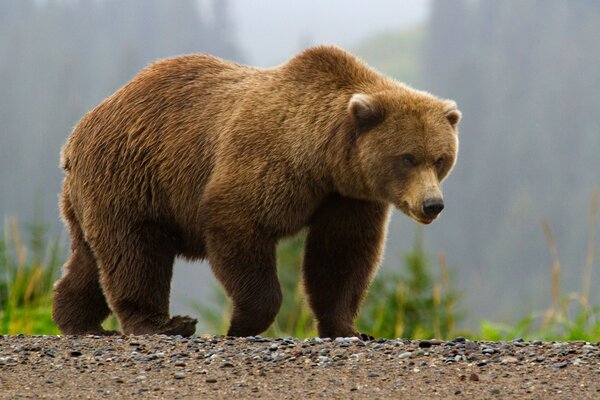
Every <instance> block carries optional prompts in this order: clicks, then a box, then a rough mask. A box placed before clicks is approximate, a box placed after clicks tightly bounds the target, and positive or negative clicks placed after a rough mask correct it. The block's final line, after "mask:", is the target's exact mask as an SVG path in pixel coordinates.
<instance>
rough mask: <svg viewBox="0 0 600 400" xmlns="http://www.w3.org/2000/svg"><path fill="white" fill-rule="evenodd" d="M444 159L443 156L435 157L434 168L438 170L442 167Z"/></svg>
mask: <svg viewBox="0 0 600 400" xmlns="http://www.w3.org/2000/svg"><path fill="white" fill-rule="evenodd" d="M445 161H446V160H444V157H440V158H438V159H437V161H436V162H435V168H436V169H437V170H438V171H439V170H441V169H442V168H443V167H444V163H445Z"/></svg>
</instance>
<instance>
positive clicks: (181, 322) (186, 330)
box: [156, 315, 198, 337]
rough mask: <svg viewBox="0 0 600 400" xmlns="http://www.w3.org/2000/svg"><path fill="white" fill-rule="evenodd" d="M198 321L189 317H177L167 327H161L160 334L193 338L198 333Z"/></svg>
mask: <svg viewBox="0 0 600 400" xmlns="http://www.w3.org/2000/svg"><path fill="white" fill-rule="evenodd" d="M197 322H198V320H197V319H195V318H192V317H188V316H187V315H184V316H181V315H177V316H175V317H173V318H171V319H170V320H169V321H168V322H167V323H166V324H165V325H163V326H161V328H160V329H159V330H158V332H156V333H158V334H162V335H181V336H185V337H187V336H192V335H193V334H194V333H195V332H196V323H197Z"/></svg>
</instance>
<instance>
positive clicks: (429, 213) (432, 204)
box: [423, 198, 444, 218]
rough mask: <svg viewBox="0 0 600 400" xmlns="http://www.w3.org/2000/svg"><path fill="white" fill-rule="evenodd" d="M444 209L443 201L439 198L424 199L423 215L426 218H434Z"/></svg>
mask: <svg viewBox="0 0 600 400" xmlns="http://www.w3.org/2000/svg"><path fill="white" fill-rule="evenodd" d="M443 209H444V200H442V199H441V198H431V199H425V201H424V202H423V214H425V216H426V217H427V218H435V217H437V215H438V214H439V213H441V212H442V210H443Z"/></svg>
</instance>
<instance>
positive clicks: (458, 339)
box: [452, 336, 467, 343]
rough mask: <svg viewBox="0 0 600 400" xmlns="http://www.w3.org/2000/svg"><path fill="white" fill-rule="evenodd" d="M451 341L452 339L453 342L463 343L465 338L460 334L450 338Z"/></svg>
mask: <svg viewBox="0 0 600 400" xmlns="http://www.w3.org/2000/svg"><path fill="white" fill-rule="evenodd" d="M452 341H453V342H454V343H464V342H466V341H467V339H465V338H464V337H462V336H459V337H456V338H454V340H452Z"/></svg>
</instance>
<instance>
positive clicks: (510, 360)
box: [500, 356, 519, 364]
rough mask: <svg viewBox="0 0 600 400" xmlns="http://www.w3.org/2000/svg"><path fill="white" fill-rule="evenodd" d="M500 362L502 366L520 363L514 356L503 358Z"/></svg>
mask: <svg viewBox="0 0 600 400" xmlns="http://www.w3.org/2000/svg"><path fill="white" fill-rule="evenodd" d="M500 362H501V363H502V364H516V363H518V362H519V359H518V358H517V357H513V356H507V357H503V358H502V359H501V360H500Z"/></svg>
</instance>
